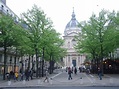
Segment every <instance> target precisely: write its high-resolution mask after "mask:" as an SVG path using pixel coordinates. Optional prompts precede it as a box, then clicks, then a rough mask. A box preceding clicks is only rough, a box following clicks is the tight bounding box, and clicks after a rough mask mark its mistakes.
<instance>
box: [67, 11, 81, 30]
mask: <svg viewBox="0 0 119 89" xmlns="http://www.w3.org/2000/svg"><path fill="white" fill-rule="evenodd" d="M78 24H79V22H78V21H77V20H76V17H75V13H74V11H73V12H72V18H71V20H70V21H69V22H68V24H67V25H66V28H65V29H68V28H76V27H78Z"/></svg>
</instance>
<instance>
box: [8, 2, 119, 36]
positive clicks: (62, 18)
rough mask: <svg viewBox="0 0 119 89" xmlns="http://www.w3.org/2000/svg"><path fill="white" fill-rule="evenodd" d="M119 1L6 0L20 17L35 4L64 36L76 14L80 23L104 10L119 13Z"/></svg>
mask: <svg viewBox="0 0 119 89" xmlns="http://www.w3.org/2000/svg"><path fill="white" fill-rule="evenodd" d="M118 2H119V0H6V3H7V6H8V7H9V8H10V9H11V10H12V11H13V12H14V13H15V14H16V15H18V16H19V17H20V14H21V13H23V12H27V10H28V9H31V8H32V6H33V5H34V4H35V5H37V6H38V7H40V8H41V9H42V10H43V11H44V12H45V14H46V16H47V17H48V18H50V19H51V20H52V21H53V25H54V28H55V29H56V31H57V32H59V33H61V34H62V35H63V33H64V30H65V26H66V25H67V23H68V22H69V21H70V20H71V15H72V12H73V8H74V12H75V15H76V19H77V20H78V22H81V21H84V20H88V19H89V17H90V16H91V15H92V13H95V14H98V13H99V12H100V11H101V10H102V9H105V10H109V11H113V10H115V11H119V4H118Z"/></svg>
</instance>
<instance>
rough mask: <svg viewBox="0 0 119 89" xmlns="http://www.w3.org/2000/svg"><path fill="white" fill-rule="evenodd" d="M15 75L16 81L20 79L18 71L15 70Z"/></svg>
mask: <svg viewBox="0 0 119 89" xmlns="http://www.w3.org/2000/svg"><path fill="white" fill-rule="evenodd" d="M14 76H15V80H14V81H18V77H19V74H18V72H15V74H14Z"/></svg>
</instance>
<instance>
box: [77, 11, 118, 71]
mask: <svg viewBox="0 0 119 89" xmlns="http://www.w3.org/2000/svg"><path fill="white" fill-rule="evenodd" d="M110 16H112V18H114V17H115V16H114V15H112V13H109V12H107V11H105V10H102V11H101V12H100V13H99V17H96V15H95V14H93V15H92V16H91V17H90V20H89V21H88V22H85V23H83V24H81V25H80V26H81V28H82V39H80V40H78V46H77V48H78V51H80V52H81V51H83V52H85V53H91V54H92V55H93V58H98V62H99V63H100V64H99V65H98V66H99V67H101V69H102V71H103V58H105V57H107V55H108V54H109V52H110V51H113V50H114V49H115V46H114V45H115V41H114V39H115V35H116V34H115V27H114V26H113V25H112V20H113V19H112V18H109V17H110Z"/></svg>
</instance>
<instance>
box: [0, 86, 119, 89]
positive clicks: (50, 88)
mask: <svg viewBox="0 0 119 89" xmlns="http://www.w3.org/2000/svg"><path fill="white" fill-rule="evenodd" d="M0 89H11V88H0ZM12 89H119V87H81V86H75V87H69V86H67V87H32V88H31V87H29V88H12Z"/></svg>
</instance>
